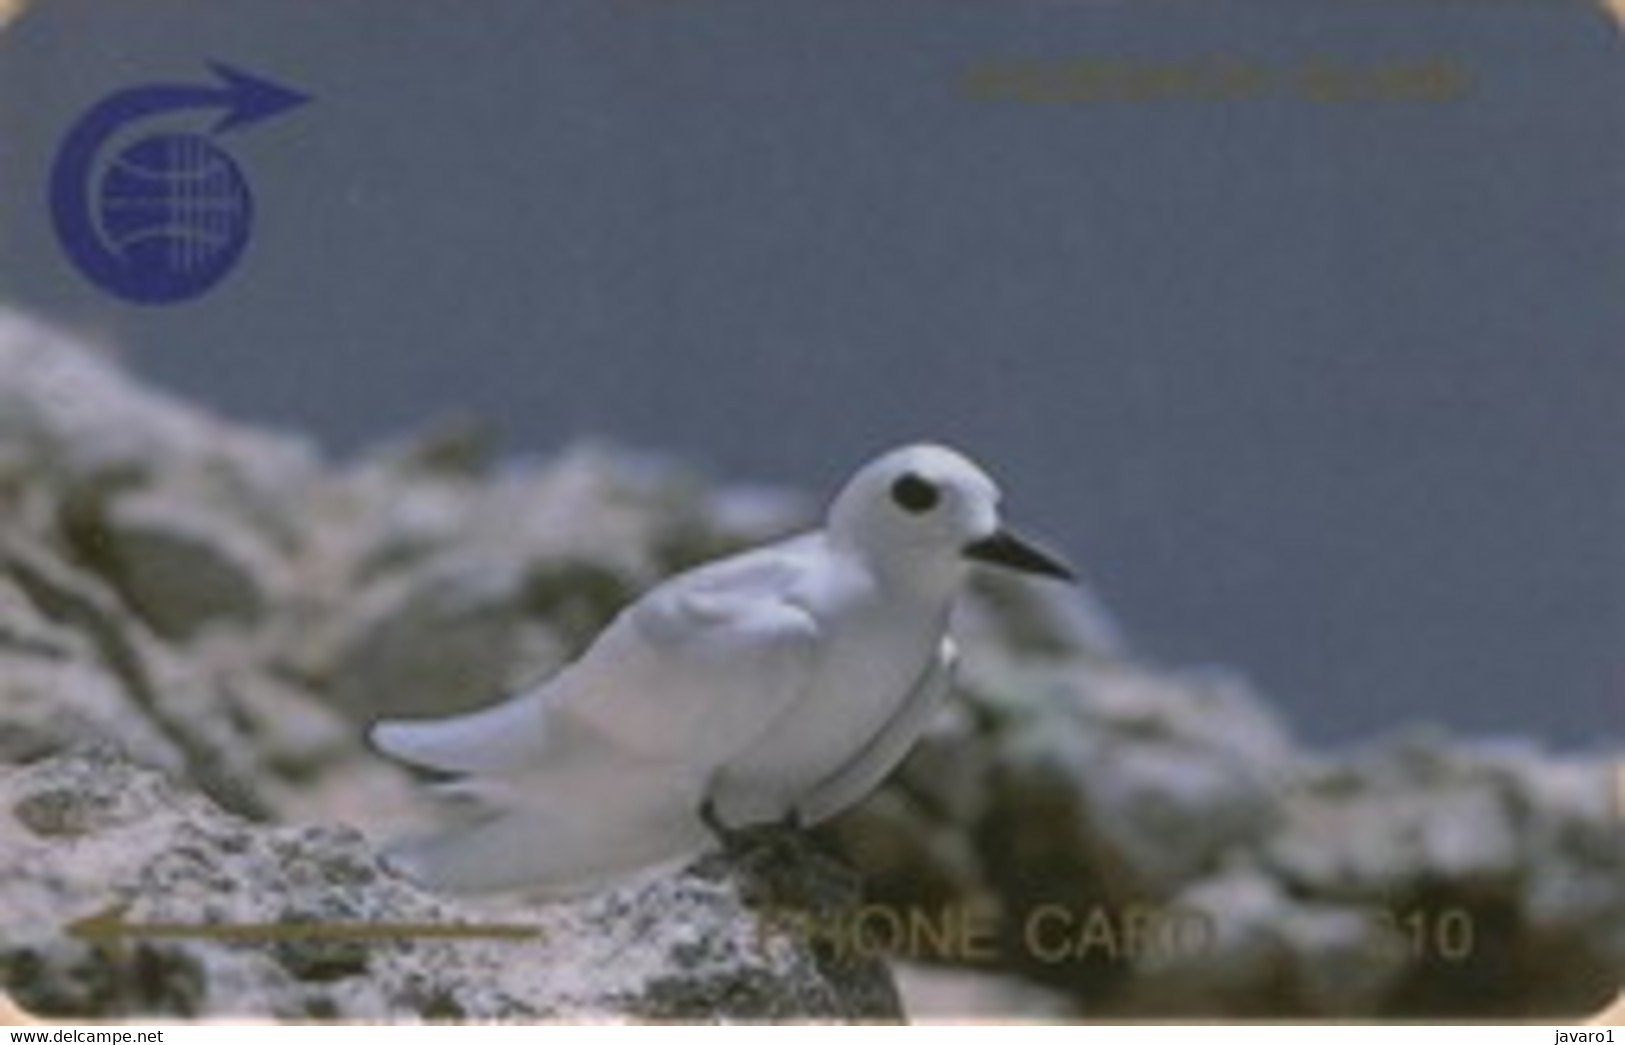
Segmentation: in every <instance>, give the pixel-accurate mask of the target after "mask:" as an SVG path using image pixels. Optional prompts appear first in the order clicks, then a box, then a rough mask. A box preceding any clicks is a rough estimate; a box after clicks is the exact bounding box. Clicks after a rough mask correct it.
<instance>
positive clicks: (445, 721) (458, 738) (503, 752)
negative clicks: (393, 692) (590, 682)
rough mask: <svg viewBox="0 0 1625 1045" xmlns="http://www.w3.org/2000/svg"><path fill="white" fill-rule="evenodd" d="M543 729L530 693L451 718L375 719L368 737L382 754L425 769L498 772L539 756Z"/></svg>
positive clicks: (534, 696) (538, 697) (540, 714)
mask: <svg viewBox="0 0 1625 1045" xmlns="http://www.w3.org/2000/svg"><path fill="white" fill-rule="evenodd" d="M547 732H548V731H547V728H546V722H545V721H544V715H543V707H542V698H541V694H540V693H539V692H535V693H527V694H525V695H523V696H519V697H515V698H514V699H512V700H509V701H505V702H503V703H501V704H498V705H496V706H495V707H490V708H486V709H484V710H483V711H476V712H473V713H471V714H467V715H457V716H455V717H453V718H438V719H425V720H412V719H392V720H387V721H384V722H379V723H377V724H376V725H374V726H373V727H372V729H371V731H370V732H369V733H368V739H369V740H370V741H371V742H372V744H373V746H374V747H376V748H377V749H378V750H380V751H382V752H383V753H385V754H386V755H391V756H393V757H395V758H398V759H401V760H402V761H405V762H410V763H412V764H413V765H418V766H423V767H425V768H428V769H439V770H445V771H448V772H453V773H502V772H507V771H511V770H515V769H518V768H520V767H522V766H524V765H526V764H527V763H531V762H535V761H538V760H539V759H540V758H541V756H542V754H543V749H544V747H545V745H546V742H547Z"/></svg>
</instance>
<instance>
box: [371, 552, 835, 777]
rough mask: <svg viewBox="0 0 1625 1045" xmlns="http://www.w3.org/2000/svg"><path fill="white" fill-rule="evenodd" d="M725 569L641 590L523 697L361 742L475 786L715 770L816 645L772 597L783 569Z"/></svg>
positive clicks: (779, 700)
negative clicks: (627, 766)
mask: <svg viewBox="0 0 1625 1045" xmlns="http://www.w3.org/2000/svg"><path fill="white" fill-rule="evenodd" d="M727 565H728V566H729V567H730V568H728V569H725V570H717V569H707V570H701V571H696V573H694V574H689V575H686V576H683V577H679V578H676V579H674V580H672V581H668V582H667V583H665V584H663V585H661V586H660V587H658V588H656V589H654V590H653V591H651V592H650V593H649V594H648V595H646V596H645V597H644V598H643V599H641V600H639V601H638V602H637V603H635V604H634V605H633V606H632V607H630V608H629V609H628V610H627V611H626V612H624V613H622V614H621V615H620V616H619V617H617V618H616V619H615V620H614V621H613V622H612V623H611V624H610V626H609V627H608V628H606V629H605V630H604V632H603V633H602V634H600V636H599V637H598V639H597V641H595V642H594V643H593V645H592V647H591V648H590V649H588V651H587V652H586V653H585V654H584V655H583V656H582V657H581V659H580V660H578V661H577V662H576V663H574V664H572V665H570V666H569V667H567V668H566V669H564V670H563V671H561V672H560V673H559V674H558V675H556V676H555V677H554V678H553V679H551V680H549V681H548V682H547V683H546V684H545V685H543V686H541V687H540V688H538V689H536V690H533V691H531V692H529V693H526V694H523V695H521V696H518V697H515V698H513V699H512V700H508V701H506V702H504V703H501V704H498V705H496V706H494V707H490V708H486V709H484V710H481V711H477V712H473V713H471V714H466V715H457V716H453V717H450V718H443V719H424V720H395V721H386V722H381V723H379V724H377V725H376V726H374V727H373V729H372V732H371V739H372V742H373V743H374V745H376V746H377V747H378V748H379V749H380V750H382V751H383V752H385V753H386V754H389V755H393V756H395V757H397V758H400V759H404V760H405V761H408V762H411V763H414V764H416V765H420V766H425V767H428V768H432V769H440V770H446V771H451V772H459V773H475V774H485V775H495V774H503V775H506V774H512V773H522V772H525V771H527V770H528V769H529V768H532V767H534V766H536V765H538V764H540V763H543V762H547V763H555V762H557V761H558V760H559V759H560V758H561V757H565V758H568V759H569V760H572V761H573V760H575V759H580V758H583V757H590V756H594V755H595V756H596V757H600V758H606V759H616V758H624V759H628V760H631V761H650V760H653V761H659V762H672V763H676V764H681V765H683V766H684V767H685V768H686V767H691V766H699V765H705V767H706V768H707V769H710V768H714V767H715V765H716V764H719V760H721V759H723V758H725V757H727V756H729V755H732V754H735V753H737V751H739V750H741V749H742V748H743V747H744V746H745V745H746V744H747V743H749V742H750V741H751V740H754V739H755V738H756V736H758V735H759V734H760V733H761V732H762V731H763V730H764V729H766V727H767V726H768V724H769V723H771V722H772V721H773V720H774V719H775V718H777V717H778V716H779V715H780V714H781V713H782V712H783V711H784V710H785V708H787V707H788V706H789V705H790V704H791V703H793V701H794V700H795V698H796V696H797V695H798V694H800V693H801V692H802V691H803V690H804V689H805V687H806V682H807V679H808V677H809V676H810V674H811V665H812V661H813V657H814V655H815V651H816V647H817V644H818V627H817V623H816V622H815V621H814V620H813V618H812V617H811V616H810V615H809V614H808V613H807V612H806V611H804V610H803V609H801V608H800V607H798V606H797V605H795V604H794V603H792V602H790V601H789V600H787V599H786V598H785V597H784V590H785V587H786V582H787V581H788V580H789V579H790V578H791V576H792V575H791V572H790V571H789V570H788V569H787V567H786V565H785V564H784V563H783V562H781V561H778V560H775V559H772V558H766V557H764V558H759V559H757V558H752V557H746V558H743V559H740V560H735V561H734V562H731V563H729V564H727ZM589 748H590V749H593V751H591V752H589V751H588V750H587V749H589ZM707 763H709V764H708V765H706V764H707Z"/></svg>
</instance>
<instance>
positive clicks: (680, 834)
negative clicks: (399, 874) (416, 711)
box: [388, 795, 710, 897]
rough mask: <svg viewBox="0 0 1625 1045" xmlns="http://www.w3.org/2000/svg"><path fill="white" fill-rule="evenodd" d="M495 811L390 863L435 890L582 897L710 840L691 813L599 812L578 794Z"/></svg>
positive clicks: (397, 852)
mask: <svg viewBox="0 0 1625 1045" xmlns="http://www.w3.org/2000/svg"><path fill="white" fill-rule="evenodd" d="M575 797H576V804H573V805H572V806H570V807H568V808H566V807H564V806H562V805H561V804H560V803H558V802H553V803H549V804H547V805H529V806H525V807H521V808H515V809H508V810H503V811H500V812H497V813H495V814H494V815H492V816H491V817H490V818H489V819H486V820H482V821H479V822H478V823H474V824H471V825H467V826H464V827H460V828H454V829H452V830H450V831H447V832H445V833H443V834H439V835H436V836H434V837H431V838H427V839H421V840H417V841H413V842H408V843H406V844H404V845H401V846H398V847H396V848H395V849H393V850H391V851H390V852H389V853H388V860H389V862H390V863H391V864H392V865H394V866H396V867H398V868H399V869H401V870H402V871H403V872H405V873H406V874H407V875H408V876H410V877H412V878H415V879H417V880H418V881H420V882H422V883H423V884H424V885H427V886H429V887H430V888H434V889H440V890H445V891H447V892H492V891H497V890H504V889H518V888H528V889H532V890H534V891H536V892H539V893H542V894H544V895H550V896H555V897H567V896H574V895H580V894H582V893H586V892H590V891H592V890H594V889H597V888H600V887H602V886H604V885H607V884H609V883H611V882H613V881H615V880H616V879H619V878H623V877H626V876H628V875H631V874H634V873H636V872H638V871H641V870H644V869H647V868H651V867H654V866H657V865H660V864H663V863H667V862H675V861H677V860H681V859H684V858H689V857H693V856H695V855H697V854H698V853H700V852H701V851H702V850H704V849H705V848H706V847H707V845H708V844H709V842H710V837H709V835H708V833H707V832H706V830H705V828H704V827H703V825H701V824H700V823H699V821H698V820H697V819H696V818H695V817H694V815H693V814H692V813H685V814H683V815H678V816H671V815H664V816H655V815H646V816H643V817H637V818H632V817H627V816H626V815H624V813H622V812H617V813H615V814H613V815H606V814H604V813H602V812H599V811H596V810H594V809H593V808H592V807H591V805H590V802H591V799H590V796H586V795H579V796H575Z"/></svg>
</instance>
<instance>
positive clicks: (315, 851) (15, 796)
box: [0, 749, 900, 1020]
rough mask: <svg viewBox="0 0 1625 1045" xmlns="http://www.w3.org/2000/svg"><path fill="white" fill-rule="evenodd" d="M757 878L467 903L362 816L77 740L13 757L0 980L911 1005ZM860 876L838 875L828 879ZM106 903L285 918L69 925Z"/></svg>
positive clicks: (363, 1008) (391, 1014) (205, 992)
mask: <svg viewBox="0 0 1625 1045" xmlns="http://www.w3.org/2000/svg"><path fill="white" fill-rule="evenodd" d="M69 842H71V844H67V843H69ZM788 873H790V874H792V875H794V876H797V881H798V883H799V888H800V889H802V890H804V891H807V892H808V893H809V894H811V895H819V894H820V890H826V889H827V888H830V887H829V886H826V885H824V884H821V883H820V881H819V880H817V878H816V874H817V873H818V865H817V864H816V863H808V864H803V865H798V867H797V868H795V869H792V870H790V871H789V872H788ZM753 874H754V872H753V871H752V869H751V868H749V867H746V866H745V865H743V864H738V863H734V862H731V861H730V860H727V859H724V858H720V857H719V858H715V859H713V860H711V861H708V862H706V863H704V864H701V865H699V866H697V867H696V868H694V869H693V870H690V871H687V872H684V873H674V874H667V875H663V876H658V877H653V878H650V879H648V880H645V881H643V882H640V883H634V884H631V885H629V886H627V887H626V888H624V889H620V890H616V891H613V892H609V893H605V894H603V895H600V896H598V897H595V898H592V899H590V900H585V901H581V902H578V903H572V904H551V905H539V904H533V903H527V902H525V901H523V900H517V899H512V900H504V901H487V902H484V903H481V904H478V905H476V904H473V903H460V902H456V901H452V900H448V899H444V898H440V897H435V896H431V895H429V894H427V893H424V892H422V891H420V890H419V889H417V888H416V887H415V886H413V885H412V884H411V883H409V882H407V881H405V880H403V879H400V878H397V877H395V876H394V875H393V874H392V873H391V872H389V871H388V870H387V869H385V868H383V867H382V866H381V865H380V864H379V863H378V860H377V857H376V855H375V853H374V852H373V851H372V849H371V847H370V846H369V845H368V843H367V842H366V840H365V839H364V838H363V837H362V836H361V835H360V834H359V833H357V832H355V831H353V830H351V829H348V828H331V827H280V828H276V827H264V826H257V825H253V824H250V823H248V822H245V821H242V820H239V819H237V818H234V817H231V816H229V815H227V814H224V813H222V812H220V811H219V810H218V809H216V808H215V807H213V806H212V805H211V804H210V803H208V802H207V800H205V799H203V798H201V797H200V796H198V795H195V794H192V793H188V792H187V791H186V790H184V789H183V788H180V787H178V786H176V785H174V784H173V783H172V782H170V781H169V780H167V779H165V778H164V777H163V776H162V775H161V774H159V773H157V772H155V771H151V770H145V769H140V768H138V767H135V766H133V765H132V764H130V763H128V762H126V761H125V760H123V759H122V758H121V757H120V756H118V755H116V754H114V753H111V752H109V751H108V750H106V749H89V750H81V751H78V752H75V753H73V754H71V755H68V756H63V757H58V758H53V759H50V760H46V761H42V762H39V763H36V764H34V765H31V766H28V767H25V768H14V769H10V770H7V771H4V772H3V773H0V910H4V911H6V912H7V917H6V918H5V919H4V921H3V923H0V977H3V984H4V988H5V990H6V992H7V993H8V994H9V995H10V996H11V997H12V998H14V999H15V1000H16V1001H17V1002H18V1003H19V1004H20V1005H22V1006H23V1008H25V1009H27V1010H30V1011H33V1012H36V1013H39V1014H42V1015H50V1016H59V1017H75V1018H83V1017H89V1016H100V1017H110V1018H129V1017H135V1016H145V1017H152V1016H160V1017H175V1016H183V1017H196V1016H233V1015H237V1016H241V1015H261V1016H271V1017H273V1018H279V1019H308V1018H312V1017H315V1018H321V1019H362V1020H377V1019H390V1020H403V1019H404V1020H444V1019H478V1020H534V1019H538V1018H544V1017H545V1018H571V1017H575V1018H583V1017H586V1018H592V1019H606V1018H609V1019H614V1018H620V1019H632V1018H636V1019H694V1018H701V1019H707V1020H716V1019H747V1020H761V1019H835V1020H841V1019H896V1018H898V1016H899V1015H900V1012H899V1010H898V1008H897V1005H896V1000H895V994H894V992H893V990H892V987H891V984H890V981H889V977H888V975H887V974H886V973H885V971H884V969H883V967H881V966H878V965H875V964H873V963H869V964H868V965H865V966H861V967H858V966H853V967H851V968H846V969H834V968H832V967H830V966H829V964H828V962H827V961H824V960H822V959H821V958H820V957H819V956H818V955H817V954H815V953H814V950H813V948H812V947H811V946H810V944H809V943H808V942H807V941H805V940H802V939H798V938H796V937H795V936H793V935H788V934H784V933H781V932H775V931H773V930H772V929H771V927H768V926H766V925H765V924H764V922H763V921H762V919H761V917H760V916H759V915H758V913H757V912H756V911H754V910H753V909H752V908H751V907H750V906H748V905H747V901H746V897H747V896H749V895H750V893H751V891H752V889H753V888H754V887H755V886H756V884H757V883H756V881H755V879H754V878H753V877H752V876H753ZM781 885H782V883H781ZM846 887H847V885H846V882H845V880H837V881H836V884H835V885H834V886H833V888H834V889H835V890H836V894H835V895H837V896H839V895H840V891H841V890H842V889H845V888H846ZM110 908H112V909H114V910H115V911H116V915H112V914H109V913H108V912H109V909H110ZM98 916H100V922H101V924H103V925H104V926H105V924H106V923H107V922H108V921H110V920H113V919H115V918H116V920H117V921H118V922H120V923H122V924H124V925H141V924H154V923H160V924H170V925H188V926H190V925H199V924H208V925H216V926H220V925H239V926H240V925H244V924H248V925H254V924H270V925H275V926H281V927H284V934H283V935H281V936H279V937H277V938H274V939H270V940H245V939H240V938H239V939H233V938H229V937H227V938H222V937H219V936H215V937H209V936H181V937H176V936H166V937H161V938H160V937H155V938H141V937H139V936H135V937H129V938H127V939H126V940H125V941H124V943H123V945H122V946H112V945H110V943H109V941H108V940H107V939H105V938H102V939H97V938H92V939H90V940H82V939H80V938H76V937H75V936H74V935H73V934H72V933H71V932H70V931H69V927H70V926H71V925H73V924H74V923H76V922H82V921H83V920H85V919H87V918H88V919H92V924H93V925H94V924H96V920H97V919H98ZM309 923H317V924H327V925H331V924H335V923H342V924H346V925H356V924H369V925H374V926H376V925H391V924H393V925H405V926H412V925H419V926H421V925H447V924H490V923H501V924H508V925H518V926H533V927H535V928H536V929H537V930H538V931H539V933H540V936H538V937H537V938H535V939H525V938H518V939H477V938H471V939H443V938H430V937H424V936H419V937H417V938H411V937H408V938H401V939H381V940H358V939H353V938H352V939H347V940H344V939H340V940H335V939H331V938H329V939H312V938H292V937H289V936H287V935H286V927H288V926H294V925H301V924H309ZM238 931H239V932H240V931H242V930H238Z"/></svg>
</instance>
